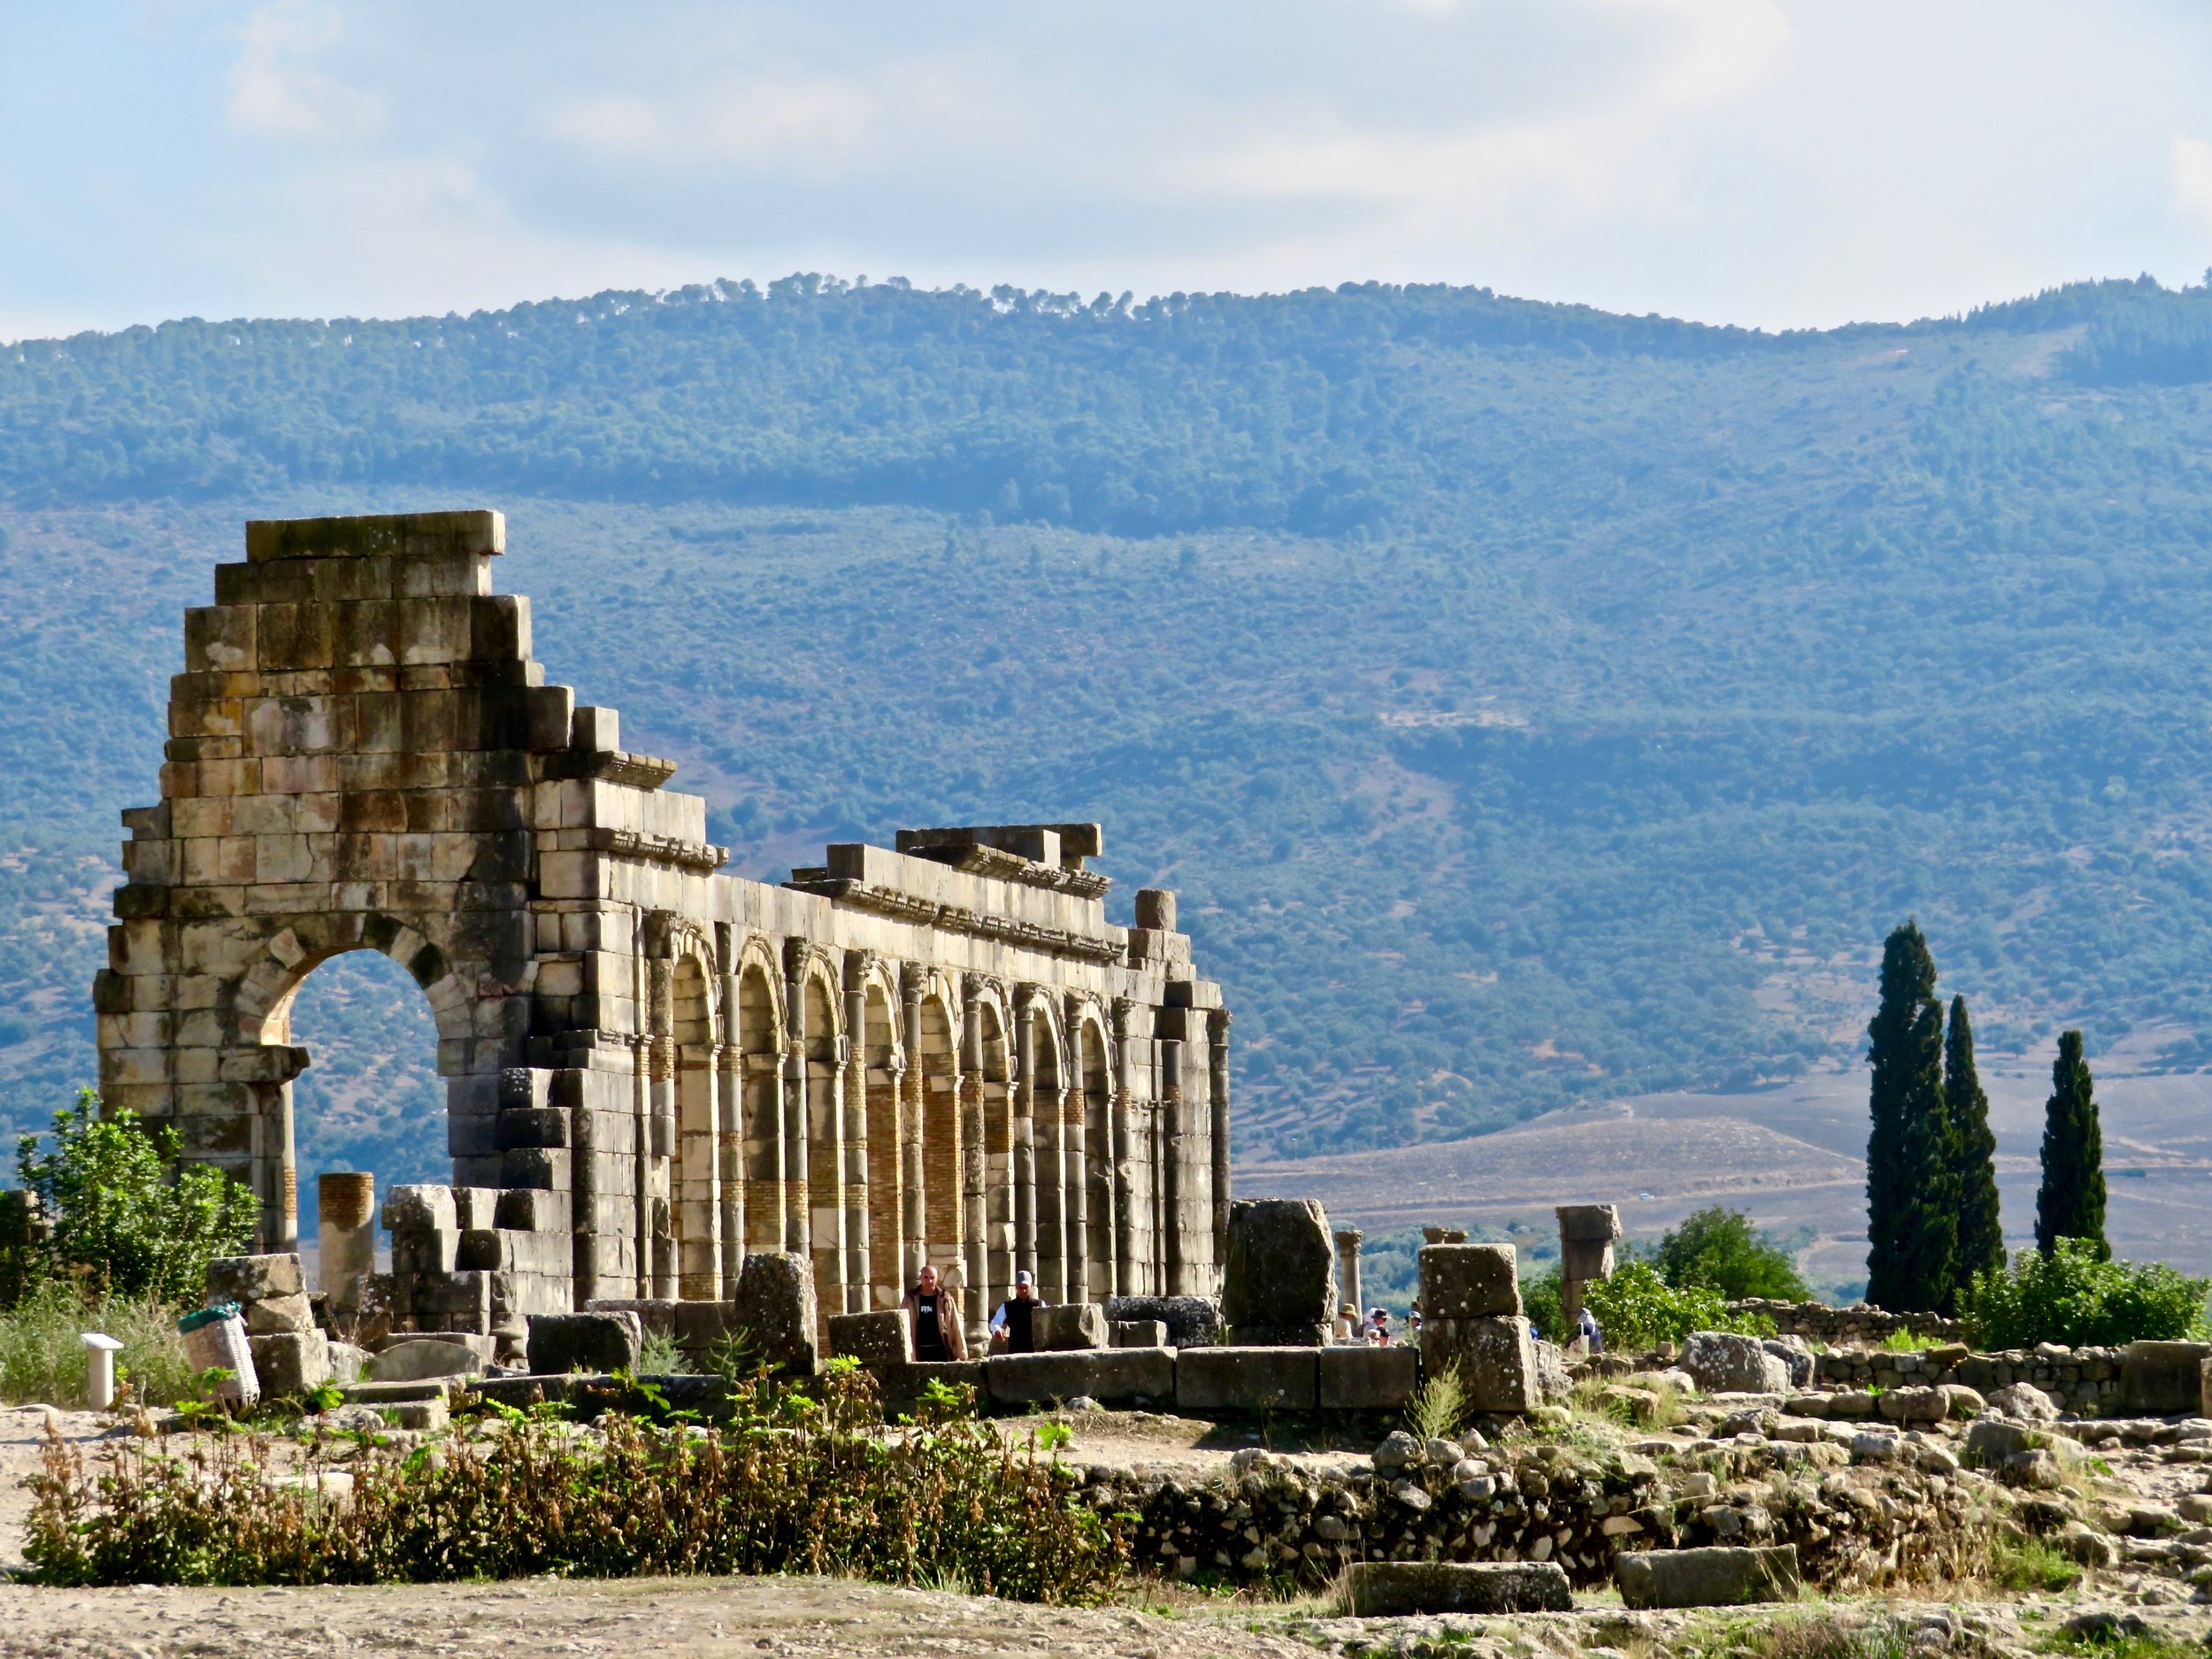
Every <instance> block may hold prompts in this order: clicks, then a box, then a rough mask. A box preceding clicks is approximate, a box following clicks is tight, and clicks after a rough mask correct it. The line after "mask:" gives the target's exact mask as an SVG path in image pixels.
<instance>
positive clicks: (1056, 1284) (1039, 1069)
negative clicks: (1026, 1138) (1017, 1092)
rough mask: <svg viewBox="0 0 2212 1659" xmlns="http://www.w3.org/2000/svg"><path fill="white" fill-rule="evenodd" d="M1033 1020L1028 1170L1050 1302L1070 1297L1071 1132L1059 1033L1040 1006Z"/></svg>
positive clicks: (1040, 1274) (1043, 1291)
mask: <svg viewBox="0 0 2212 1659" xmlns="http://www.w3.org/2000/svg"><path fill="white" fill-rule="evenodd" d="M1028 1018H1029V1021H1030V1027H1031V1029H1030V1035H1029V1046H1030V1062H1029V1063H1030V1066H1031V1068H1032V1070H1031V1074H1030V1079H1029V1133H1030V1140H1031V1145H1032V1148H1033V1150H1032V1154H1031V1157H1032V1163H1031V1168H1030V1174H1031V1179H1032V1182H1033V1187H1034V1190H1035V1193H1036V1199H1035V1203H1036V1217H1035V1223H1034V1225H1035V1228H1036V1240H1035V1245H1034V1256H1035V1263H1036V1266H1035V1270H1034V1271H1035V1272H1036V1275H1037V1294H1039V1295H1041V1296H1042V1297H1043V1298H1044V1299H1045V1300H1046V1301H1048V1302H1066V1301H1068V1300H1069V1291H1068V1281H1069V1279H1070V1278H1071V1274H1070V1273H1069V1271H1068V1247H1067V1223H1068V1217H1069V1213H1070V1211H1071V1210H1072V1209H1073V1206H1072V1205H1071V1204H1070V1203H1069V1202H1067V1174H1066V1159H1067V1153H1068V1150H1069V1144H1068V1143H1069V1137H1068V1136H1067V1134H1066V1133H1065V1132H1064V1129H1063V1128H1062V1125H1061V1119H1060V1035H1059V1032H1058V1030H1057V1028H1056V1026H1055V1025H1054V1024H1053V1022H1052V1020H1051V1019H1050V1018H1048V1016H1047V1014H1046V1013H1045V1011H1044V1010H1042V1009H1041V1008H1035V1009H1033V1011H1032V1012H1031V1013H1030V1015H1029V1017H1028Z"/></svg>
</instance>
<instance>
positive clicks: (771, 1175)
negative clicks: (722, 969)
mask: <svg viewBox="0 0 2212 1659" xmlns="http://www.w3.org/2000/svg"><path fill="white" fill-rule="evenodd" d="M778 983H779V981H778V979H777V977H776V975H775V973H774V972H773V971H772V969H771V968H770V966H769V964H766V963H764V962H761V961H757V960H754V961H749V962H747V963H746V964H744V966H743V967H742V968H741V969H740V970H739V972H738V976H737V1047H738V1076H739V1079H740V1083H739V1093H740V1094H741V1096H742V1100H741V1107H740V1110H741V1114H742V1123H741V1129H742V1131H743V1133H744V1137H745V1186H746V1194H745V1242H746V1244H747V1246H748V1247H749V1248H752V1249H756V1250H781V1249H787V1248H791V1244H790V1240H791V1233H790V1215H789V1210H790V1205H791V1202H792V1196H793V1195H792V1193H791V1189H790V1186H789V1180H790V1178H789V1176H788V1174H787V1171H786V1159H785V1152H784V1140H783V1021H782V1019H781V1018H780V1017H779V1014H778V1006H779V999H778V995H777V987H778Z"/></svg>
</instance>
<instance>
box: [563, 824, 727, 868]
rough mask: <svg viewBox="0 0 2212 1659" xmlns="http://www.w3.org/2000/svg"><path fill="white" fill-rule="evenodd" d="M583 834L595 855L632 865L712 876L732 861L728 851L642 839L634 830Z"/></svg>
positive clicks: (699, 844)
mask: <svg viewBox="0 0 2212 1659" xmlns="http://www.w3.org/2000/svg"><path fill="white" fill-rule="evenodd" d="M584 834H585V838H586V841H587V844H588V846H589V847H590V849H591V850H592V851H594V852H595V853H605V854H606V855H607V856H609V857H611V858H621V859H626V860H627V861H629V862H630V863H632V864H666V865H668V866H670V867H671V868H672V869H677V870H684V871H688V872H690V873H691V874H693V875H695V876H706V875H712V874H713V873H714V872H716V871H718V870H719V869H720V868H721V867H722V866H723V865H724V864H727V863H728V862H729V859H730V849H728V848H726V847H711V846H709V845H708V844H706V843H705V842H703V841H678V840H677V839H676V838H675V837H673V836H671V835H641V834H639V833H637V832H636V831H635V830H626V829H606V828H599V829H590V830H586V831H585V832H584Z"/></svg>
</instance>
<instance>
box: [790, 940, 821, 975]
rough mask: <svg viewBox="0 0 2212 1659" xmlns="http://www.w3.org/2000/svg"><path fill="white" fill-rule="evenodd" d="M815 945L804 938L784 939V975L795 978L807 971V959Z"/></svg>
mask: <svg viewBox="0 0 2212 1659" xmlns="http://www.w3.org/2000/svg"><path fill="white" fill-rule="evenodd" d="M813 950H814V947H813V946H811V945H810V944H808V943H807V941H805V940H803V939H798V938H792V939H787V940H785V941H783V977H784V978H785V979H798V978H799V977H801V976H802V975H803V974H804V973H805V972H806V959H807V957H808V956H810V955H812V954H813Z"/></svg>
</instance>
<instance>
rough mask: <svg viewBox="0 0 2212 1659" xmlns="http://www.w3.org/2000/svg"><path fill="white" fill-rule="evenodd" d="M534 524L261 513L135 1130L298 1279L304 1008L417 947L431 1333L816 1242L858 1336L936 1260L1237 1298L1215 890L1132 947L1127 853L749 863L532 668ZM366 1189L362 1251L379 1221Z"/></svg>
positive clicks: (1090, 1296) (143, 1026)
mask: <svg viewBox="0 0 2212 1659" xmlns="http://www.w3.org/2000/svg"><path fill="white" fill-rule="evenodd" d="M504 539H505V526H504V523H503V519H502V518H501V516H500V515H499V514H497V513H495V512H482V511H470V512H441V513H415V514H403V515H396V516H388V517H370V518H311V519H298V520H289V521H270V522H258V523H254V524H250V525H249V526H247V528H246V557H245V558H244V559H243V560H242V562H239V563H235V564H226V565H219V566H218V568H217V570H216V574H215V600H216V603H213V604H212V605H208V606H204V607H200V608H196V609H194V610H191V611H187V613H186V616H185V664H184V672H182V673H180V674H179V675H177V676H175V678H174V679H173V681H172V682H171V693H170V705H169V739H168V742H167V745H166V749H165V761H164V764H163V765H162V768H161V792H160V799H159V801H158V802H157V804H154V805H152V806H146V807H139V808H134V809H133V810H128V811H126V812H125V813H124V814H123V821H124V824H125V826H126V827H127V828H128V830H129V831H130V840H129V841H127V843H126V844H125V846H124V848H123V863H124V869H125V872H126V877H127V879H126V880H125V882H124V884H123V886H122V887H119V889H118V890H117V892H116V894H115V901H114V902H115V916H116V921H115V924H114V926H112V927H111V928H110V929H109V945H108V965H107V967H106V968H105V969H104V970H103V971H102V972H100V974H99V975H98V977H97V979H96V983H95V986H94V1001H95V1004H96V1011H97V1016H98V1019H97V1026H98V1045H99V1076H100V1087H101V1094H102V1097H103V1099H104V1102H105V1103H106V1106H107V1108H108V1110H111V1111H112V1110H118V1109H120V1108H125V1107H127V1108H130V1109H132V1110H135V1111H137V1112H138V1113H139V1114H140V1115H141V1116H142V1117H143V1118H146V1119H147V1120H149V1121H150V1122H153V1123H158V1124H173V1125H175V1126H176V1127H177V1128H178V1129H179V1131H180V1133H181V1135H182V1138H183V1143H184V1147H185V1150H186V1153H187V1156H188V1157H189V1158H191V1159H192V1160H194V1161H196V1162H199V1163H203V1164H212V1165H214V1166H217V1167H219V1168H221V1169H223V1170H225V1171H228V1172H229V1173H231V1174H232V1175H234V1176H235V1177H236V1178H237V1179H240V1180H242V1181H244V1182H246V1183H248V1184H249V1185H250V1187H251V1188H252V1190H253V1191H254V1193H255V1194H257V1197H258V1198H259V1200H260V1205H261V1225H260V1233H261V1238H260V1245H259V1248H260V1249H261V1250H262V1251H264V1252H270V1253H284V1252H290V1251H294V1250H296V1248H297V1245H298V1240H297V1233H298V1221H297V1204H296V1193H297V1180H298V1175H297V1171H296V1165H295V1162H294V1152H293V1148H294V1127H293V1107H292V1089H291V1084H292V1079H294V1078H296V1077H297V1076H298V1075H299V1073H300V1071H302V1070H303V1068H304V1067H305V1066H306V1065H307V1064H308V1061H309V1056H308V1054H307V1051H306V1050H305V1049H304V1048H300V1047H297V1046H296V1045H295V1044H294V1043H293V1041H292V1040H291V1029H290V1011H291V1008H292V1002H293V998H294V996H295V995H296V992H297V991H298V989H299V987H300V985H301V984H302V982H303V980H304V979H306V978H307V976H308V975H309V974H310V973H311V972H313V970H314V969H315V968H316V966H317V965H318V964H320V963H322V962H324V961H326V959H328V958H329V957H332V956H336V955H338V954H339V953H341V952H343V951H349V950H375V951H380V952H382V953H383V954H384V955H386V956H390V957H391V958H393V959H394V960H395V961H396V962H398V963H400V964H402V965H403V966H404V967H405V968H406V970H407V971H408V972H409V973H410V974H411V976H412V977H413V979H414V980H415V982H416V983H417V984H418V985H419V987H421V989H422V994H423V995H424V997H425V998H426V1001H427V1002H428V1003H429V1006H430V1008H431V1010H432V1011H433V1013H434V1018H435V1022H436V1026H437V1032H438V1048H437V1070H438V1071H439V1073H440V1075H441V1076H442V1078H443V1079H445V1087H446V1111H445V1119H444V1125H443V1126H444V1131H445V1139H446V1146H447V1148H448V1150H449V1153H450V1155H451V1157H452V1160H453V1173H454V1180H453V1184H452V1186H451V1187H435V1188H413V1189H410V1190H409V1191H408V1192H406V1193H405V1194H397V1193H396V1194H387V1195H386V1196H387V1200H388V1212H387V1219H388V1222H390V1223H392V1224H394V1231H395V1238H396V1241H397V1240H403V1242H398V1243H396V1251H395V1262H394V1269H395V1271H394V1275H393V1284H392V1289H391V1296H392V1302H393V1304H394V1310H395V1311H396V1313H397V1314H398V1316H399V1321H400V1323H401V1324H402V1325H403V1326H407V1327H412V1328H418V1329H443V1330H446V1331H449V1332H456V1333H483V1334H490V1333H492V1332H493V1331H494V1330H495V1329H505V1330H507V1331H508V1332H510V1333H512V1332H514V1331H516V1330H518V1327H519V1325H520V1322H521V1321H523V1320H524V1319H526V1317H528V1316H530V1315H532V1314H549V1313H559V1312H565V1311H567V1310H572V1309H581V1308H584V1307H586V1306H587V1305H588V1304H591V1303H594V1302H615V1303H623V1302H627V1303H633V1304H636V1303H649V1304H652V1305H653V1306H654V1307H656V1308H657V1309H659V1310H660V1311H661V1313H662V1315H663V1316H664V1317H665V1316H666V1314H667V1312H668V1307H667V1305H668V1304H674V1305H675V1307H676V1309H677V1310H681V1309H682V1308H684V1307H686V1306H688V1305H694V1304H721V1305H726V1304H727V1303H728V1302H729V1300H730V1298H732V1297H733V1294H736V1291H737V1289H738V1286H739V1285H740V1283H741V1279H742V1278H743V1275H744V1274H745V1272H746V1270H747V1265H748V1263H749V1259H750V1258H753V1257H756V1256H763V1255H777V1254H788V1255H792V1256H797V1257H798V1258H800V1259H801V1260H802V1261H803V1262H804V1263H806V1264H808V1265H809V1266H810V1269H811V1275H812V1279H813V1284H814V1286H815V1290H816V1292H817V1294H818V1298H819V1307H820V1310H821V1315H822V1317H823V1318H824V1320H826V1319H827V1317H829V1316H831V1315H833V1314H837V1313H840V1312H855V1311H864V1310H872V1309H887V1308H890V1307H893V1306H895V1304H896V1302H897V1300H898V1298H899V1295H900V1294H901V1292H902V1288H903V1286H905V1285H906V1284H908V1283H909V1282H910V1280H911V1279H912V1278H913V1276H914V1274H915V1273H916V1272H917V1271H918V1270H919V1269H920V1267H921V1265H922V1264H923V1263H925V1262H928V1263H935V1264H937V1265H938V1266H939V1268H940V1269H941V1271H947V1273H948V1276H949V1278H950V1279H952V1280H954V1282H956V1284H958V1285H959V1286H961V1289H962V1294H963V1295H964V1303H965V1311H966V1313H967V1315H968V1317H969V1318H970V1320H971V1323H972V1325H977V1326H979V1325H980V1323H981V1321H982V1320H983V1318H984V1317H987V1313H988V1310H989V1309H990V1308H991V1306H992V1305H993V1304H995V1302H997V1301H999V1300H1000V1299H1001V1298H1002V1297H1003V1296H1004V1295H1005V1294H1007V1292H1008V1290H1009V1288H1010V1286H1011V1284H1012V1282H1013V1277H1014V1274H1015V1272H1016V1271H1018V1270H1023V1269H1026V1270H1028V1271H1031V1272H1032V1273H1033V1274H1035V1275H1036V1277H1037V1280H1038V1283H1039V1285H1040V1286H1041V1291H1042V1294H1044V1295H1045V1297H1046V1298H1047V1300H1048V1301H1051V1302H1104V1301H1106V1300H1107V1299H1108V1298H1112V1297H1126V1298H1140V1299H1141V1298H1147V1297H1150V1298H1166V1299H1171V1300H1172V1299H1175V1298H1183V1297H1191V1296H1211V1295H1213V1294H1216V1293H1217V1289H1218V1286H1219V1279H1220V1271H1221V1263H1222V1262H1223V1260H1224V1257H1225V1254H1226V1249H1227V1241H1226V1239H1227V1232H1228V1214H1229V1129H1228V1122H1229V1118H1228V1114H1229V1034H1228V1033H1229V1016H1228V1012H1227V1010H1225V1009H1224V1008H1223V1007H1222V1005H1221V995H1220V991H1219V987H1217V985H1215V984H1214V983H1213V982H1212V981H1211V980H1209V979H1205V978H1203V977H1202V976H1201V975H1200V974H1199V973H1198V972H1197V971H1196V969H1195V967H1194V964H1193V962H1192V956H1191V943H1190V940H1189V938H1188V936H1187V935H1186V934H1185V933H1182V932H1181V931H1179V927H1178V926H1177V915H1176V902H1175V895H1173V894H1172V893H1170V892H1165V891H1157V890H1145V891H1141V892H1140V893H1139V894H1138V895H1137V898H1136V926H1133V927H1129V928H1124V927H1119V926H1113V925H1111V924H1110V923H1109V922H1108V921H1107V920H1106V915H1105V905H1104V895H1105V893H1106V890H1107V885H1108V884H1107V879H1106V878H1105V877H1104V876H1103V875H1101V874H1099V873H1097V872H1094V871H1093V870H1091V869H1089V868H1088V867H1087V860H1088V859H1089V858H1092V857H1094V856H1097V854H1098V853H1099V851H1100V849H1101V846H1102V841H1101V835H1100V831H1099V828H1098V826H1096V825H1094V824H1028V825H984V826H966V827H960V828H926V829H910V830H902V831H900V832H899V833H898V834H897V836H896V839H895V847H893V848H888V849H887V848H882V847H875V846H869V845H864V844H860V843H846V844H840V845H833V846H832V847H830V848H829V849H828V851H827V854H826V856H825V858H824V860H823V862H822V863H821V864H818V865H815V866H813V867H811V868H806V869H800V870H795V871H794V872H792V879H790V880H789V881H787V882H786V883H784V884H782V885H780V886H776V885H771V884H768V883H764V882H758V881H749V880H742V879H736V878H733V877H731V876H726V875H723V874H720V873H718V870H719V867H720V866H721V864H723V863H724V861H725V859H726V849H722V848H720V847H716V846H712V845H710V844H709V842H708V841H707V838H706V803H705V802H704V801H703V800H702V799H701V798H700V797H698V796H695V795H684V794H680V793H678V792H675V791H673V790H671V789H669V788H667V787H665V786H666V785H667V783H668V780H669V779H670V777H671V775H672V773H673V772H675V770H676V768H675V764H674V763H673V762H671V761H667V760H662V759H657V758H656V757H652V756H650V755H645V754H640V753H638V752H636V751H634V750H631V749H626V748H625V747H624V743H623V740H622V735H621V731H620V727H619V724H618V719H617V718H616V715H615V711H614V710H611V709H609V708H604V707H595V706H592V705H588V704H580V703H578V701H577V699H576V697H575V695H574V694H573V693H572V691H571V690H570V689H569V687H565V686H559V685H552V684H549V683H548V682H547V680H546V678H545V673H544V671H543V669H542V668H541V666H540V665H539V664H537V663H536V662H534V660H533V659H532V657H531V633H530V609H529V603H528V601H527V600H526V599H524V598H521V597H518V596H513V595H501V594H495V593H494V592H493V590H492V583H491V561H492V559H493V557H495V556H496V555H498V554H499V553H500V552H501V551H502V550H503V545H504ZM426 1128H427V1125H426ZM333 1201H335V1202H336V1203H337V1205H338V1207H339V1209H340V1210H342V1214H343V1217H345V1218H347V1219H348V1224H349V1225H351V1226H352V1227H353V1228H354V1229H355V1231H356V1232H357V1231H358V1228H359V1225H360V1224H361V1221H362V1217H360V1216H359V1215H358V1214H357V1213H356V1212H357V1211H358V1210H360V1209H361V1208H362V1204H361V1202H360V1200H359V1194H358V1192H357V1191H355V1192H353V1193H352V1194H350V1196H349V1194H347V1193H342V1192H340V1191H337V1190H333V1191H332V1192H331V1193H330V1194H328V1195H327V1196H326V1199H325V1202H326V1204H328V1203H330V1202H333ZM329 1213H330V1212H329V1211H328V1210H326V1215H328V1214H329ZM372 1241H373V1240H372ZM349 1248H353V1249H355V1250H356V1251H357V1249H358V1240H357V1239H356V1240H354V1241H353V1243H352V1244H351V1245H350V1246H349ZM332 1267H335V1268H338V1269H340V1270H341V1271H342V1275H346V1276H350V1278H349V1282H351V1279H357V1277H358V1276H359V1269H360V1263H359V1261H358V1260H357V1256H345V1257H344V1259H343V1260H342V1261H332V1260H331V1259H330V1258H328V1257H326V1271H329V1269H330V1268H332Z"/></svg>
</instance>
